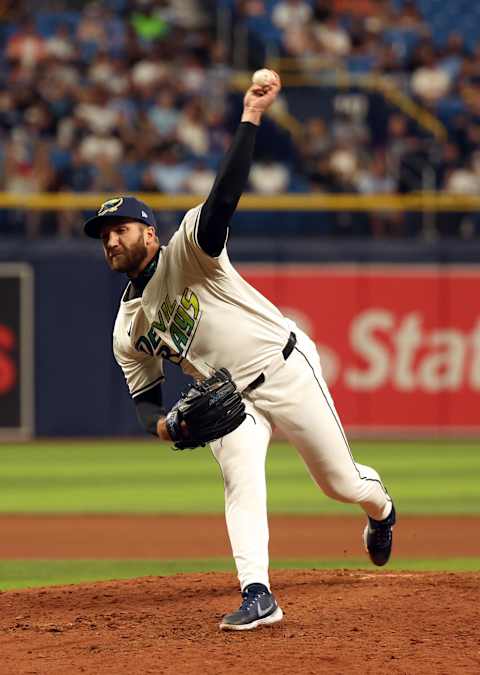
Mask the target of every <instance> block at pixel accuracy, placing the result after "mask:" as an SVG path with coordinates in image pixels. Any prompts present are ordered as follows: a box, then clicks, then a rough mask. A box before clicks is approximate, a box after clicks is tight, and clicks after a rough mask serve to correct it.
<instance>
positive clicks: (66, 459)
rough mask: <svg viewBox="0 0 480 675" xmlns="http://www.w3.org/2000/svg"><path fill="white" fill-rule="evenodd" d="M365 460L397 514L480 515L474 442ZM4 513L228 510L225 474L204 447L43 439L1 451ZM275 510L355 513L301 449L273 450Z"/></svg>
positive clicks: (393, 449) (396, 446) (406, 447)
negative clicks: (322, 487)
mask: <svg viewBox="0 0 480 675" xmlns="http://www.w3.org/2000/svg"><path fill="white" fill-rule="evenodd" d="M353 452H354V455H355V457H356V459H357V461H359V462H361V463H363V464H369V465H372V466H374V467H375V468H377V469H378V471H379V472H380V473H381V475H382V477H383V479H384V481H385V484H386V485H387V488H388V489H389V491H390V493H391V494H392V495H393V496H394V498H395V501H396V503H397V505H398V509H399V510H400V511H401V512H402V513H411V514H479V513H480V488H479V483H478V476H479V475H480V449H479V444H478V443H475V442H453V441H452V442H413V441H408V442H379V441H376V442H359V443H354V444H353ZM0 457H1V468H0V512H4V513H15V512H16V513H22V512H30V513H41V512H43V513H52V512H53V513H60V512H63V513H64V512H70V513H73V512H75V513H115V512H123V513H125V512H130V513H217V512H218V513H220V512H222V511H223V484H222V478H221V474H220V469H219V467H218V465H217V464H216V462H215V460H214V459H213V457H212V455H211V453H210V452H209V451H208V450H207V449H206V448H202V449H198V450H194V451H186V452H174V451H172V450H171V449H170V448H169V446H167V445H162V444H160V443H155V442H148V441H143V440H140V441H137V442H134V441H132V442H125V441H119V442H113V441H110V442H88V441H83V442H69V441H64V442H60V441H55V442H36V443H32V444H3V445H1V446H0ZM267 470H268V486H269V508H270V512H271V513H357V512H358V509H356V508H355V507H352V506H346V505H344V504H339V503H337V502H334V501H332V500H330V499H327V498H326V497H324V496H323V495H322V494H321V492H320V491H319V490H318V489H317V488H316V487H315V486H314V484H313V483H312V481H311V479H310V477H309V475H308V473H307V471H306V469H305V467H304V465H303V463H302V462H301V460H300V459H299V457H298V455H297V453H296V452H295V451H294V450H293V449H292V448H290V447H288V446H287V445H285V444H281V443H275V444H273V445H272V447H271V448H270V451H269V456H268V463H267Z"/></svg>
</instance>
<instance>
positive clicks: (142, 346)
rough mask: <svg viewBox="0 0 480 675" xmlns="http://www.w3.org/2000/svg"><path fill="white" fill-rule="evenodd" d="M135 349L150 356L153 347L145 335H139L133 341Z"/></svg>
mask: <svg viewBox="0 0 480 675" xmlns="http://www.w3.org/2000/svg"><path fill="white" fill-rule="evenodd" d="M135 349H136V350H137V352H143V353H144V354H149V355H150V356H153V347H152V345H151V344H150V342H149V340H148V338H147V337H146V336H145V335H142V336H141V337H139V338H138V340H137V341H136V343H135Z"/></svg>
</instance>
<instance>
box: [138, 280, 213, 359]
mask: <svg viewBox="0 0 480 675" xmlns="http://www.w3.org/2000/svg"><path fill="white" fill-rule="evenodd" d="M201 316H202V312H201V309H200V303H199V300H198V297H197V295H196V294H195V293H194V292H193V291H192V289H191V288H186V289H185V290H184V291H183V294H182V297H181V298H179V300H178V301H177V300H174V301H173V302H172V301H171V300H170V298H169V296H168V293H167V294H166V295H165V298H164V300H163V302H162V303H161V305H160V308H159V310H158V313H157V320H156V321H153V323H152V324H151V326H150V328H149V330H148V332H147V334H146V335H142V336H141V337H139V338H138V340H137V341H136V343H135V349H137V351H139V352H145V353H146V354H150V356H154V355H157V354H159V355H161V356H163V357H164V358H167V359H171V357H172V356H175V357H177V358H178V357H182V358H183V357H184V356H185V354H186V353H187V351H188V348H189V346H190V343H191V342H192V339H193V336H194V335H195V331H196V329H197V327H198V324H199V321H200V318H201ZM166 332H168V333H169V334H170V338H171V340H172V342H173V344H174V345H175V347H176V348H177V351H178V354H176V355H173V354H171V353H170V349H169V348H168V346H167V345H165V343H162V333H163V334H164V333H166ZM167 352H168V353H167Z"/></svg>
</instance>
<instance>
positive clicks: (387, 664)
mask: <svg viewBox="0 0 480 675" xmlns="http://www.w3.org/2000/svg"><path fill="white" fill-rule="evenodd" d="M272 577H273V584H274V588H275V590H276V593H277V596H278V599H279V602H280V604H281V606H282V607H283V610H284V612H285V615H286V618H285V621H284V622H283V623H281V624H279V625H277V626H273V627H271V628H261V629H258V630H256V631H251V632H244V633H222V632H220V631H219V630H218V629H217V625H218V622H219V620H220V618H221V616H222V615H223V614H224V613H225V612H226V611H230V610H231V609H233V608H235V607H236V606H237V605H238V602H239V596H238V593H237V592H236V590H235V580H234V578H233V576H232V575H230V574H215V573H209V574H198V575H177V576H175V577H163V578H143V579H138V580H135V581H122V582H103V583H97V584H88V585H82V586H65V587H54V588H49V589H42V590H26V591H16V592H14V591H9V592H5V593H2V594H0V634H1V637H0V641H1V643H0V644H1V647H0V653H1V657H0V672H1V673H2V675H23V674H27V673H29V674H36V675H47V674H48V675H65V674H66V673H68V674H69V675H74V674H77V673H95V675H102V674H103V673H106V674H107V673H108V674H110V675H119V673H130V674H131V675H143V674H145V673H165V674H172V675H174V674H175V675H183V674H187V673H188V674H189V675H197V674H200V673H202V674H203V673H206V674H208V675H210V674H211V675H223V674H225V675H234V674H237V673H238V674H240V673H241V674H242V675H245V673H255V674H258V673H274V674H275V675H280V674H283V673H285V674H286V673H288V674H289V675H291V674H295V675H297V674H301V675H303V674H304V673H305V674H307V673H309V674H312V675H314V674H317V673H336V674H338V675H347V674H348V675H352V674H356V673H358V674H360V673H361V674H362V675H365V674H366V673H371V674H374V675H379V674H383V673H389V674H390V673H398V674H400V673H401V674H402V675H404V674H406V673H408V674H411V673H415V674H417V673H428V674H429V675H432V673H434V674H438V673H442V674H445V675H451V673H478V672H480V643H479V640H478V627H479V626H480V574H430V573H429V574H419V573H411V574H409V573H389V572H388V571H387V572H383V571H382V572H380V573H378V572H371V573H366V572H364V571H354V572H352V571H336V572H324V571H315V570H309V571H300V570H295V571H294V570H289V571H277V572H273V574H272Z"/></svg>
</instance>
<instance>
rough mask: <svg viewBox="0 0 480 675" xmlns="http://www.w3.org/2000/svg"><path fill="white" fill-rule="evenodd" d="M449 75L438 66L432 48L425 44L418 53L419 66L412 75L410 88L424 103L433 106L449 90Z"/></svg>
mask: <svg viewBox="0 0 480 675" xmlns="http://www.w3.org/2000/svg"><path fill="white" fill-rule="evenodd" d="M450 83H451V80H450V75H449V74H448V72H447V71H446V70H445V69H442V68H441V66H440V65H439V62H438V59H437V58H436V55H435V50H434V48H433V47H432V46H431V45H429V44H426V45H424V46H423V47H422V48H421V50H420V52H419V66H418V68H417V69H416V70H415V72H414V73H413V75H412V81H411V87H412V91H413V93H414V94H415V96H418V97H419V98H420V99H421V100H422V101H423V102H424V103H426V104H427V105H428V104H433V103H436V102H437V101H439V100H440V99H441V98H443V97H444V96H446V95H447V93H448V92H449V90H450Z"/></svg>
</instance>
